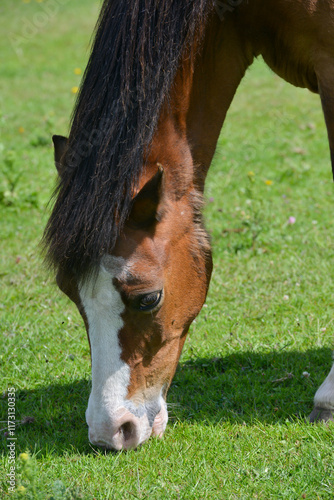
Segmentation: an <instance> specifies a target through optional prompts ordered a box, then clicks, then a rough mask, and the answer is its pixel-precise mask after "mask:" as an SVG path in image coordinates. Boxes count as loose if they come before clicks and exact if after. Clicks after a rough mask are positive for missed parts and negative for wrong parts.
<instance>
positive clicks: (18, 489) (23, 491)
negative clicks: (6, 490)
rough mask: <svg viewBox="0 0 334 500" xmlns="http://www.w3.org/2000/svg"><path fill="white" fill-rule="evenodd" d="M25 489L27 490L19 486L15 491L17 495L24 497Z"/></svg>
mask: <svg viewBox="0 0 334 500" xmlns="http://www.w3.org/2000/svg"><path fill="white" fill-rule="evenodd" d="M26 489H27V488H25V487H24V486H22V485H21V486H19V487H18V488H17V491H18V492H19V493H21V495H25V492H26Z"/></svg>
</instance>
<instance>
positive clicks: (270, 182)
mask: <svg viewBox="0 0 334 500" xmlns="http://www.w3.org/2000/svg"><path fill="white" fill-rule="evenodd" d="M264 183H265V184H267V186H271V185H272V183H273V181H270V180H268V179H267V180H266V181H264Z"/></svg>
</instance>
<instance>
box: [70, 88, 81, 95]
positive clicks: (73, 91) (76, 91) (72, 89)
mask: <svg viewBox="0 0 334 500" xmlns="http://www.w3.org/2000/svg"><path fill="white" fill-rule="evenodd" d="M78 90H79V87H72V88H71V92H72V94H77V93H78Z"/></svg>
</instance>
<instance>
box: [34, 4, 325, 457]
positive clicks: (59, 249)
mask: <svg viewBox="0 0 334 500" xmlns="http://www.w3.org/2000/svg"><path fill="white" fill-rule="evenodd" d="M333 19H334V2H331V1H327V2H324V1H320V0H275V1H274V0H272V1H270V0H243V1H241V0H226V1H225V0H224V2H222V1H217V2H216V3H215V2H214V1H213V0H192V1H188V2H178V1H177V0H132V1H131V2H128V1H126V0H117V1H116V0H105V2H104V4H103V7H102V10H101V13H100V17H99V20H98V24H97V27H96V33H95V39H94V42H93V46H92V51H91V55H90V59H89V62H88V65H87V68H86V71H85V74H84V78H83V83H82V85H81V89H80V92H79V95H78V98H77V102H76V106H75V109H74V112H73V116H72V122H71V129H70V134H69V138H68V139H67V138H65V137H62V136H54V137H53V141H54V148H55V163H56V167H57V169H58V174H59V176H58V183H57V187H56V190H55V193H54V205H53V209H52V212H51V215H50V218H49V221H48V223H47V226H46V228H45V233H44V245H45V248H46V260H47V263H48V265H49V266H51V267H52V268H53V269H54V270H55V272H56V279H57V283H58V286H59V287H60V289H61V290H62V291H63V292H64V293H65V294H66V295H67V296H68V297H69V298H70V299H71V300H72V301H73V302H74V303H75V304H76V306H77V308H78V310H79V312H80V314H81V316H82V318H83V321H84V323H85V326H86V330H87V335H88V340H89V344H90V351H91V365H92V389H91V393H90V396H89V401H88V407H87V411H86V421H87V424H88V427H89V440H90V442H91V443H92V444H94V445H97V446H102V447H104V448H108V449H114V450H121V449H130V448H136V447H138V446H139V445H140V444H142V443H143V442H145V441H146V440H147V439H148V438H149V437H150V436H151V435H152V436H162V435H163V433H164V431H165V428H166V425H167V420H168V413H167V406H166V395H167V391H168V388H169V386H170V384H171V381H172V378H173V376H174V373H175V370H176V367H177V364H178V360H179V357H180V354H181V351H182V348H183V345H184V342H185V339H186V335H187V332H188V329H189V327H190V325H191V323H192V321H193V320H194V318H195V317H196V316H197V315H198V313H199V312H200V310H201V308H202V306H203V303H204V301H205V299H206V295H207V291H208V287H209V282H210V277H211V271H212V256H211V247H210V241H209V238H208V235H207V232H206V230H205V228H204V224H203V219H202V207H203V191H204V184H205V178H206V175H207V172H208V169H209V167H210V163H211V160H212V157H213V155H214V152H215V148H216V144H217V140H218V136H219V133H220V131H221V128H222V125H223V123H224V120H225V117H226V113H227V110H228V109H229V106H230V104H231V102H232V99H233V97H234V95H235V92H236V89H237V88H238V86H239V84H240V82H241V80H242V78H243V76H244V74H245V72H246V70H247V68H248V67H249V66H250V65H251V64H252V62H253V60H254V59H255V58H257V57H258V56H262V57H263V59H264V60H265V61H266V63H267V64H268V65H269V67H270V68H271V69H272V70H273V71H274V72H275V73H276V74H277V75H279V76H280V77H282V78H283V79H285V80H286V81H288V82H290V83H292V84H293V85H295V86H300V87H306V88H308V89H309V90H310V91H311V92H317V93H319V95H320V99H321V103H322V107H323V112H324V116H325V121H326V125H327V130H328V138H329V145H330V152H331V161H332V166H333V165H334V23H333ZM333 171H334V170H333ZM333 414H334V367H332V369H331V370H330V373H329V375H328V376H327V378H326V379H325V381H324V382H323V384H322V385H321V386H320V388H319V389H318V390H317V392H316V395H315V397H314V409H313V411H312V413H311V415H310V420H311V421H316V420H322V421H328V420H333Z"/></svg>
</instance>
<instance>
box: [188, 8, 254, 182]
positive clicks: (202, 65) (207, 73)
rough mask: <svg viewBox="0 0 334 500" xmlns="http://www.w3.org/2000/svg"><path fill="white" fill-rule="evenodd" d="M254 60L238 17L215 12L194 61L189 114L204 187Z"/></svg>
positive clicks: (190, 133) (190, 135) (192, 144)
mask: <svg viewBox="0 0 334 500" xmlns="http://www.w3.org/2000/svg"><path fill="white" fill-rule="evenodd" d="M252 61H253V51H252V47H251V46H250V45H249V44H248V43H247V40H245V38H244V35H243V33H242V30H240V27H239V24H238V22H237V20H236V18H235V16H234V15H228V16H227V17H226V19H224V20H221V19H220V18H219V16H218V15H214V16H213V17H212V19H211V20H210V21H209V24H208V26H207V28H206V35H205V38H204V41H203V47H202V50H201V52H200V54H199V56H198V57H197V60H196V63H195V68H194V73H193V77H192V85H191V91H190V94H189V106H188V110H187V116H186V123H187V138H188V142H189V144H190V147H191V152H192V157H193V162H194V164H195V165H196V166H197V170H198V172H199V175H198V185H199V187H200V189H201V190H203V189H204V181H205V177H206V174H207V171H208V169H209V167H210V163H211V161H212V158H213V155H214V152H215V148H216V145H217V140H218V137H219V134H220V131H221V128H222V126H223V123H224V120H225V117H226V113H227V111H228V109H229V107H230V105H231V102H232V100H233V97H234V95H235V92H236V90H237V88H238V86H239V84H240V81H241V79H242V78H243V76H244V74H245V72H246V69H247V68H248V66H249V65H250V64H251V63H252Z"/></svg>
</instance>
